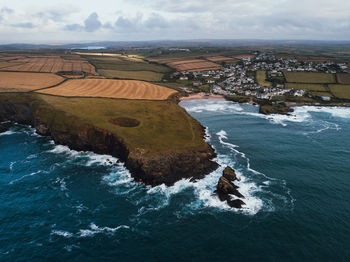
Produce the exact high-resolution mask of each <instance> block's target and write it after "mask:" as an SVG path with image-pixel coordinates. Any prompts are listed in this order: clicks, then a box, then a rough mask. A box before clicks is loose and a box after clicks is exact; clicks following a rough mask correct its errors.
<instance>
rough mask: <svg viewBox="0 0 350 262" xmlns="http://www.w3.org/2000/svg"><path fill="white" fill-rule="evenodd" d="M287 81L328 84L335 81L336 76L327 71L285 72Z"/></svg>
mask: <svg viewBox="0 0 350 262" xmlns="http://www.w3.org/2000/svg"><path fill="white" fill-rule="evenodd" d="M284 76H285V77H286V80H287V82H293V83H310V84H311V83H313V84H327V83H335V82H336V81H335V76H334V75H333V74H326V73H310V72H284Z"/></svg>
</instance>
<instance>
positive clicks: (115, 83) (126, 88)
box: [38, 79, 176, 100]
mask: <svg viewBox="0 0 350 262" xmlns="http://www.w3.org/2000/svg"><path fill="white" fill-rule="evenodd" d="M38 92H39V93H42V94H50V95H57V96H68V97H106V98H124V99H145V100H165V99H167V98H168V97H169V96H170V95H172V94H174V93H176V91H175V90H172V89H170V88H166V87H162V86H158V85H154V84H150V83H147V82H142V81H133V80H111V79H77V80H68V81H66V82H64V83H63V84H62V85H59V86H56V87H53V88H48V89H45V90H40V91H38Z"/></svg>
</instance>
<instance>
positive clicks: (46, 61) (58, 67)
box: [0, 55, 95, 73]
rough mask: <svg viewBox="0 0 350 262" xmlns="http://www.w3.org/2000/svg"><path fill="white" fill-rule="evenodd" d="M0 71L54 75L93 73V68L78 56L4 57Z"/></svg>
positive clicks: (1, 58) (0, 64) (0, 59)
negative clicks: (63, 72)
mask: <svg viewBox="0 0 350 262" xmlns="http://www.w3.org/2000/svg"><path fill="white" fill-rule="evenodd" d="M0 69H1V70H3V71H22V72H42V73H56V72H60V71H81V72H86V73H95V68H94V66H93V65H91V64H90V63H89V62H88V61H87V60H86V59H83V58H81V57H79V56H65V58H62V57H60V56H55V55H42V56H34V55H28V56H20V57H19V56H11V55H8V56H5V57H0Z"/></svg>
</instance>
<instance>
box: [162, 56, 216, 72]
mask: <svg viewBox="0 0 350 262" xmlns="http://www.w3.org/2000/svg"><path fill="white" fill-rule="evenodd" d="M167 65H168V66H169V67H171V68H174V69H176V70H177V71H183V72H194V71H207V70H217V69H222V67H221V66H220V65H218V64H215V63H213V62H209V61H207V60H201V59H195V60H185V61H177V62H171V63H168V64H167Z"/></svg>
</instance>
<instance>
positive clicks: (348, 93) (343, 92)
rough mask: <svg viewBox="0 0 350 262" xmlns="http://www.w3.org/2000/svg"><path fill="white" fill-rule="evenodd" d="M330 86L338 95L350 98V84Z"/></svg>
mask: <svg viewBox="0 0 350 262" xmlns="http://www.w3.org/2000/svg"><path fill="white" fill-rule="evenodd" d="M329 88H330V90H331V92H332V93H333V94H334V95H335V96H336V97H338V98H344V99H350V85H329Z"/></svg>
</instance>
